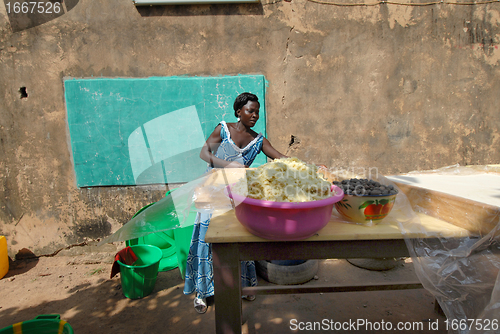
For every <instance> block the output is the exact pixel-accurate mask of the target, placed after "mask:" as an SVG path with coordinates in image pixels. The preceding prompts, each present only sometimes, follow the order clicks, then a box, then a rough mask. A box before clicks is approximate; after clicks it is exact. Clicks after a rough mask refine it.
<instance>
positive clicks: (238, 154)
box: [184, 93, 286, 313]
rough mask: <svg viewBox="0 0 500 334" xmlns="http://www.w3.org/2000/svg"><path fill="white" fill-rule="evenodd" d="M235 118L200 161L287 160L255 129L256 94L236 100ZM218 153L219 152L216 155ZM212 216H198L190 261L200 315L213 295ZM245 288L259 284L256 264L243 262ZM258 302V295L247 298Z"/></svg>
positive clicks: (189, 287) (189, 285) (222, 164)
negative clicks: (207, 238)
mask: <svg viewBox="0 0 500 334" xmlns="http://www.w3.org/2000/svg"><path fill="white" fill-rule="evenodd" d="M233 108H234V115H235V116H236V117H237V118H238V122H237V123H226V122H224V121H222V122H220V123H219V125H217V127H216V128H215V130H214V131H213V132H212V134H211V135H210V137H208V139H207V141H206V143H205V145H204V146H203V148H202V149H201V153H200V158H201V159H203V160H205V161H206V162H207V163H208V169H207V171H208V170H210V169H212V168H245V167H249V166H250V165H251V164H252V162H253V161H254V159H255V158H256V156H257V154H259V153H260V152H261V151H262V152H264V154H265V155H266V156H268V157H269V158H271V159H278V158H283V157H286V156H285V155H283V154H281V153H280V152H278V151H277V150H276V149H274V147H273V146H272V145H271V143H270V142H269V141H268V140H267V139H266V138H264V136H262V134H260V133H259V134H258V133H256V132H255V131H253V130H252V129H251V128H252V127H253V126H254V125H255V124H256V123H257V121H258V120H259V108H260V103H259V99H258V98H257V96H256V95H254V94H251V93H242V94H240V95H238V97H237V98H236V99H235V101H234V105H233ZM214 152H215V153H214ZM210 218H211V215H210V214H206V213H198V215H197V216H196V221H195V224H194V229H193V237H192V239H191V246H190V249H189V255H188V258H187V267H186V280H185V285H184V294H186V295H188V294H191V293H193V292H196V297H195V299H194V308H195V310H196V311H197V312H198V313H205V312H206V311H207V303H206V298H207V297H210V296H213V294H214V283H213V267H212V248H211V245H210V244H208V243H206V242H205V234H206V232H207V228H208V225H209V223H210ZM241 279H242V286H243V287H245V286H255V285H257V274H256V272H255V263H254V262H253V261H243V262H242V263H241ZM244 298H245V299H248V300H254V299H255V296H245V297H244Z"/></svg>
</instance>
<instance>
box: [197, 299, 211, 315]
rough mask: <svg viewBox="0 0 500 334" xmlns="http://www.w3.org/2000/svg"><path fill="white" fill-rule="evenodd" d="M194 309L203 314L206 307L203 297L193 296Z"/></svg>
mask: <svg viewBox="0 0 500 334" xmlns="http://www.w3.org/2000/svg"><path fill="white" fill-rule="evenodd" d="M194 309H195V310H196V312H198V313H199V314H204V313H205V312H207V309H208V307H207V303H206V302H205V300H204V299H201V298H198V297H195V298H194Z"/></svg>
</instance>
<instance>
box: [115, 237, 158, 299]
mask: <svg viewBox="0 0 500 334" xmlns="http://www.w3.org/2000/svg"><path fill="white" fill-rule="evenodd" d="M130 247H131V248H132V250H133V251H134V254H135V255H136V256H137V261H135V263H134V264H133V265H127V264H124V263H122V262H120V261H118V264H119V265H120V279H121V282H122V291H123V294H124V295H125V297H127V298H130V299H139V298H143V297H146V296H147V295H149V294H150V293H151V292H153V290H154V288H155V283H156V277H157V276H158V266H159V264H160V260H161V258H162V256H163V253H162V251H161V249H159V248H158V247H156V246H152V245H135V246H130Z"/></svg>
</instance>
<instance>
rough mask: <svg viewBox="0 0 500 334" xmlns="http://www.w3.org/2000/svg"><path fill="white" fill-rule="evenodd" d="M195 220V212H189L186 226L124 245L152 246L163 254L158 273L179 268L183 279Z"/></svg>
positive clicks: (146, 236) (150, 235)
mask: <svg viewBox="0 0 500 334" xmlns="http://www.w3.org/2000/svg"><path fill="white" fill-rule="evenodd" d="M174 190H175V189H172V190H169V191H168V192H167V193H166V194H165V196H168V195H169V194H170V193H171V192H172V191H174ZM153 204H154V203H151V204H148V205H146V206H145V207H143V208H142V209H140V210H139V211H137V212H136V214H135V215H134V217H135V216H137V215H138V214H139V213H141V212H142V211H144V210H145V209H147V208H148V207H150V206H151V205H153ZM172 209H174V208H172ZM195 219H196V212H190V214H189V216H188V218H187V222H188V223H187V225H188V226H186V227H182V228H181V227H177V228H174V229H172V230H167V231H162V232H157V233H151V234H148V235H145V236H143V237H140V238H136V239H131V240H127V241H126V245H127V246H133V245H153V246H156V247H158V248H160V249H161V251H162V252H163V256H162V259H161V261H160V265H159V267H158V271H169V270H172V269H175V268H177V267H179V272H180V275H181V277H182V279H184V276H185V274H186V263H187V256H188V253H189V247H190V245H191V237H192V235H193V228H194V226H193V224H194V220H195ZM177 223H178V222H177Z"/></svg>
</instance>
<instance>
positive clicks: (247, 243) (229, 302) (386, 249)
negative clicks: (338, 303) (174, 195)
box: [205, 210, 470, 333]
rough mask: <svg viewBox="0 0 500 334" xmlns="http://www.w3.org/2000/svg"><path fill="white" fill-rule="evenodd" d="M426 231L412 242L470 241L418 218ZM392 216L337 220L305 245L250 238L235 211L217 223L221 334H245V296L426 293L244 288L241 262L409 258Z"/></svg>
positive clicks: (415, 233)
mask: <svg viewBox="0 0 500 334" xmlns="http://www.w3.org/2000/svg"><path fill="white" fill-rule="evenodd" d="M419 216H420V221H421V225H418V226H414V227H411V228H410V229H409V231H407V233H408V235H407V237H408V238H417V237H422V233H421V230H420V228H422V227H423V228H425V230H426V231H427V232H426V233H425V236H426V237H434V236H435V237H438V236H439V237H466V236H469V234H470V232H469V230H466V229H464V228H461V227H457V226H455V225H452V224H449V223H447V222H445V221H442V220H440V219H437V218H434V217H430V216H426V215H423V214H419ZM389 217H390V216H388V217H387V218H386V219H385V220H384V221H383V222H381V223H380V224H378V225H377V226H370V227H367V226H361V225H356V224H347V223H344V222H340V220H337V219H336V218H335V217H333V216H332V219H331V220H330V222H329V223H328V224H327V225H326V226H325V227H324V228H323V229H322V230H321V231H319V232H318V234H316V235H314V236H312V237H311V238H308V239H306V240H302V241H286V242H284V241H271V240H266V239H262V238H259V237H256V236H254V235H252V234H250V233H249V232H248V231H247V230H246V229H245V228H244V227H243V226H242V225H241V224H240V223H239V222H238V220H237V219H236V216H235V214H234V210H231V211H228V212H226V213H225V214H223V215H220V216H217V217H214V218H212V220H211V221H210V226H209V228H208V231H207V234H206V237H205V240H206V241H207V242H209V243H212V254H213V268H214V280H215V305H216V306H215V319H216V332H217V333H241V325H242V323H241V319H242V306H241V296H242V295H248V294H284V293H311V292H345V291H371V290H398V289H413V288H421V287H422V286H421V284H420V282H418V281H417V282H403V283H394V284H370V285H349V286H347V285H343V286H338V285H337V286H314V287H311V286H307V287H306V286H301V285H297V286H293V285H292V286H289V285H287V286H258V287H251V288H245V289H242V288H241V279H240V271H241V268H240V261H242V260H271V259H272V260H294V259H345V258H392V257H408V256H409V252H408V248H407V246H406V243H405V240H404V237H403V235H402V233H401V231H400V229H399V227H398V225H397V222H396V221H391V220H390V219H389Z"/></svg>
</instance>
